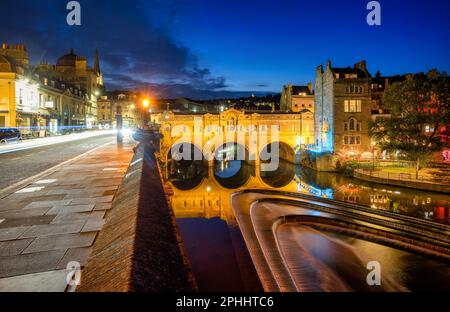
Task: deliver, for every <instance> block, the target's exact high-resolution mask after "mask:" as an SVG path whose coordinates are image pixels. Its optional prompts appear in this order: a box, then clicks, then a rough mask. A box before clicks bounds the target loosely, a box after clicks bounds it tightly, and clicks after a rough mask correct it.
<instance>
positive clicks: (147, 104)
mask: <svg viewBox="0 0 450 312" xmlns="http://www.w3.org/2000/svg"><path fill="white" fill-rule="evenodd" d="M142 105H143V106H144V107H145V108H147V107H149V106H150V101H149V100H147V99H145V100H143V101H142Z"/></svg>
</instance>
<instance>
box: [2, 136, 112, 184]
mask: <svg viewBox="0 0 450 312" xmlns="http://www.w3.org/2000/svg"><path fill="white" fill-rule="evenodd" d="M113 140H115V135H113V134H106V135H100V136H96V137H90V138H84V139H80V140H76V141H71V142H65V143H59V144H54V145H48V146H43V147H36V148H33V149H29V150H22V151H16V152H12V153H7V154H0V190H1V189H3V188H5V187H8V186H10V185H13V184H15V183H17V182H20V181H22V180H24V179H26V178H28V177H31V176H34V175H36V174H38V173H40V172H42V171H45V170H47V169H49V168H51V167H53V166H56V165H58V164H60V163H62V162H64V161H66V160H69V159H71V158H73V157H76V156H78V155H81V154H83V153H85V152H87V151H89V150H91V149H94V148H96V147H98V146H100V145H103V144H105V143H108V142H112V141H113Z"/></svg>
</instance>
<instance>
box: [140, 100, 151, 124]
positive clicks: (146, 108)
mask: <svg viewBox="0 0 450 312" xmlns="http://www.w3.org/2000/svg"><path fill="white" fill-rule="evenodd" d="M149 106H150V100H149V99H144V100H143V101H142V107H143V108H144V114H143V119H144V126H146V125H147V126H148V123H147V122H146V120H145V119H146V118H145V116H146V115H147V113H149V109H148V107H149Z"/></svg>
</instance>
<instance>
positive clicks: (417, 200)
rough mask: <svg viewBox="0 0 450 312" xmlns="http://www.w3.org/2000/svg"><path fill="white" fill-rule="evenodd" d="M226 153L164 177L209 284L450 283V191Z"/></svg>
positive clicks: (386, 286)
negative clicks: (377, 270)
mask: <svg viewBox="0 0 450 312" xmlns="http://www.w3.org/2000/svg"><path fill="white" fill-rule="evenodd" d="M226 152H227V151H225V153H224V156H225V157H224V159H222V160H220V161H215V162H214V165H213V166H209V167H208V166H207V165H205V164H204V163H202V162H201V161H200V162H199V161H191V162H184V163H183V162H182V161H181V162H177V161H175V162H172V163H171V164H170V166H168V167H170V168H172V169H169V168H168V170H167V171H166V176H165V179H166V181H167V185H168V186H169V189H171V191H170V192H171V193H170V196H171V203H172V207H173V210H174V213H175V216H176V217H177V223H178V226H179V228H180V232H181V234H182V238H183V242H184V245H185V247H186V251H187V254H188V257H189V260H190V262H191V266H192V270H193V273H194V275H195V278H196V280H197V284H198V286H199V289H200V291H260V290H265V291H288V292H290V291H375V292H379V291H430V290H445V291H449V290H450V282H449V281H450V219H449V216H450V196H447V195H443V194H438V193H432V192H422V191H415V190H410V189H404V188H400V187H389V186H386V185H377V184H371V183H366V182H362V181H358V180H353V179H349V178H345V177H343V176H340V175H337V174H330V173H317V172H314V171H311V170H308V169H305V168H302V167H299V166H295V165H292V164H290V163H287V162H281V163H280V166H279V168H278V170H276V171H272V172H263V171H261V170H260V167H259V166H252V165H251V164H249V163H248V162H246V161H238V160H227V155H226ZM173 168H175V169H173ZM373 261H376V262H377V263H379V265H380V267H381V285H379V286H378V285H374V286H370V285H369V284H368V283H367V280H366V278H367V275H368V274H369V272H370V270H368V268H367V265H368V263H369V262H373Z"/></svg>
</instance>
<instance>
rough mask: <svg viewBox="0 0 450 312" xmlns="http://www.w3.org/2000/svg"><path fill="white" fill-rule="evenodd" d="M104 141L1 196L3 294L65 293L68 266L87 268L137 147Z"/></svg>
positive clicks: (129, 142) (0, 284) (0, 277)
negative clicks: (30, 292)
mask: <svg viewBox="0 0 450 312" xmlns="http://www.w3.org/2000/svg"><path fill="white" fill-rule="evenodd" d="M98 139H101V138H98ZM103 139H104V140H106V141H107V142H106V143H104V142H103V144H102V145H99V146H97V147H95V148H94V149H92V148H91V150H90V151H88V152H87V153H85V154H81V155H77V157H76V158H75V159H72V160H66V161H65V162H64V163H62V164H59V165H57V166H56V167H53V168H50V169H47V170H46V171H44V172H43V173H42V172H41V173H40V174H38V176H36V177H35V178H28V179H27V181H26V183H25V184H23V185H20V186H18V187H17V188H16V189H12V190H11V192H10V194H9V195H5V194H3V195H2V196H0V197H2V198H1V199H0V291H65V290H66V289H67V282H66V277H67V274H68V273H69V272H71V268H68V264H69V263H71V262H73V261H76V262H78V263H79V264H80V265H81V266H84V264H85V263H86V260H87V258H88V256H89V254H90V253H91V250H92V245H93V243H94V241H95V239H96V237H97V234H98V232H99V231H100V229H101V228H102V226H103V223H104V217H105V214H106V212H107V211H108V210H109V209H110V208H111V204H112V201H113V198H114V196H115V193H116V191H117V189H118V187H119V185H120V183H121V181H122V179H123V176H124V175H125V173H126V170H127V168H128V165H129V163H130V161H131V159H132V157H133V147H134V145H135V142H134V141H132V140H131V139H127V140H125V141H124V143H123V144H120V145H118V144H117V143H116V142H115V141H112V140H111V139H112V138H111V137H108V138H103ZM108 141H109V142H108ZM84 142H86V141H84ZM97 144H99V142H97ZM55 148H56V145H55V146H54V147H52V150H54V149H55ZM57 148H59V147H57ZM61 148H62V149H64V148H67V147H66V146H65V145H63V146H61ZM50 152H51V151H50ZM78 153H79V152H78ZM42 157H50V156H44V155H43V156H42ZM0 161H1V162H3V161H4V160H3V159H1V160H0ZM2 166H3V164H2ZM1 174H2V178H3V169H2V172H1ZM29 175H31V173H30V174H29Z"/></svg>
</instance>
